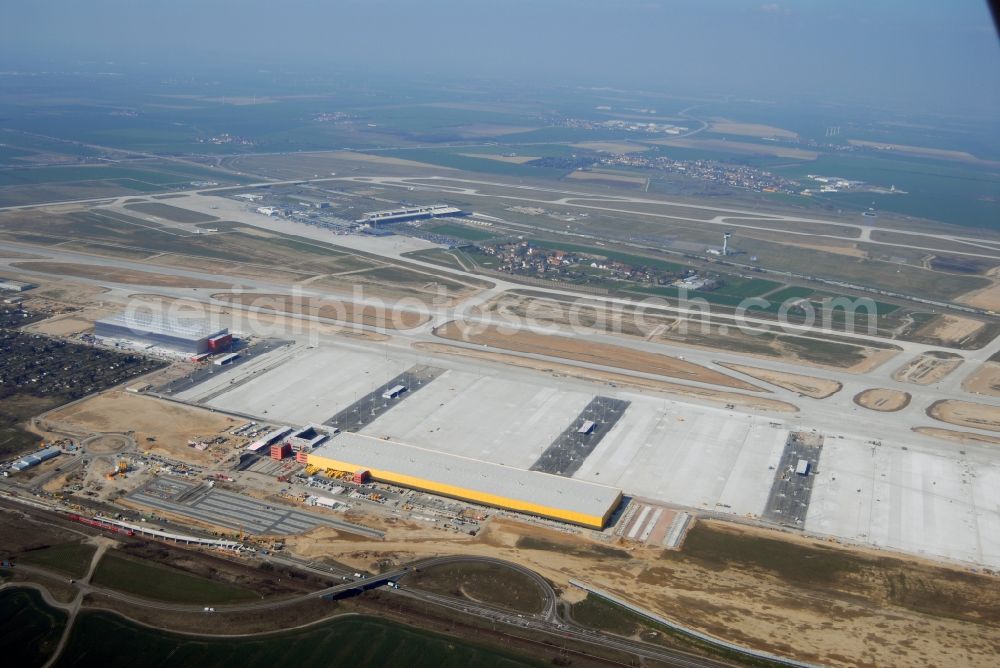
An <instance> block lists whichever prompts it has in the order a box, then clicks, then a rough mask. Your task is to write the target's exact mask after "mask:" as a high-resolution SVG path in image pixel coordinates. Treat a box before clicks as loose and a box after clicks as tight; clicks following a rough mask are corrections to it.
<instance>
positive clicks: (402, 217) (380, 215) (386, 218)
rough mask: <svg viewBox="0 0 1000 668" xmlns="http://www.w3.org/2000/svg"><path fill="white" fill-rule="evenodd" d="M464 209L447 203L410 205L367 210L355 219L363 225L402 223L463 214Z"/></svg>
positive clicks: (464, 213)
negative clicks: (382, 209) (398, 207)
mask: <svg viewBox="0 0 1000 668" xmlns="http://www.w3.org/2000/svg"><path fill="white" fill-rule="evenodd" d="M464 215H467V214H466V212H465V211H462V210H461V209H459V208H456V207H453V206H448V205H447V204H432V205H430V206H411V207H404V208H401V209H386V210H384V211H369V212H368V213H366V214H364V215H363V216H361V218H359V219H358V220H357V222H358V223H361V224H364V225H377V224H379V223H402V222H405V221H408V220H424V219H426V218H440V217H444V216H464Z"/></svg>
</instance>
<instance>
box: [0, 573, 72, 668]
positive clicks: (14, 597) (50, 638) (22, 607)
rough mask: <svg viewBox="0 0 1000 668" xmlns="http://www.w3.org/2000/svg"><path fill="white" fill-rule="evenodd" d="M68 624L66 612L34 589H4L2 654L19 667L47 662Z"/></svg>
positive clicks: (0, 600)
mask: <svg viewBox="0 0 1000 668" xmlns="http://www.w3.org/2000/svg"><path fill="white" fill-rule="evenodd" d="M65 627H66V613H64V612H62V611H61V610H56V609H54V608H50V607H49V606H47V605H46V604H45V602H44V601H43V600H42V596H41V594H39V593H38V592H36V591H35V590H34V589H7V590H4V591H2V592H0V628H2V629H3V633H0V656H3V657H4V663H6V664H7V665H8V666H17V667H18V668H29V667H33V666H42V665H45V662H46V660H47V659H48V658H49V656H50V655H51V654H52V652H54V651H55V649H56V646H57V645H58V644H59V638H60V637H62V633H63V629H64V628H65Z"/></svg>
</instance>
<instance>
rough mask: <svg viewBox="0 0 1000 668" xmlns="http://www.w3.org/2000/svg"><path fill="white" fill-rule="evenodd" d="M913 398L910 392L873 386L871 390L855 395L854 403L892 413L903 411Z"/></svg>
mask: <svg viewBox="0 0 1000 668" xmlns="http://www.w3.org/2000/svg"><path fill="white" fill-rule="evenodd" d="M911 398H912V397H911V396H910V393H909V392H900V391H899V390H889V389H886V388H881V387H873V388H872V389H870V390H865V391H863V392H859V393H858V394H856V395H855V396H854V403H856V404H857V405H858V406H863V407H865V408H867V409H869V410H873V411H881V412H883V413H892V412H895V411H901V410H903V409H904V408H906V407H907V406H909V405H910V399H911Z"/></svg>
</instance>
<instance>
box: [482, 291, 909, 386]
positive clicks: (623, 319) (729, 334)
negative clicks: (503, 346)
mask: <svg viewBox="0 0 1000 668" xmlns="http://www.w3.org/2000/svg"><path fill="white" fill-rule="evenodd" d="M483 308H484V309H485V310H489V311H495V312H497V313H499V314H501V315H503V316H505V317H506V316H513V317H515V318H525V319H528V320H530V321H534V322H540V323H552V324H556V325H569V326H572V327H579V326H584V327H590V328H593V329H597V330H599V331H604V332H607V333H609V334H614V335H616V336H623V337H641V338H645V339H646V340H648V341H651V342H666V343H669V345H670V346H671V347H674V346H684V347H690V348H698V349H700V350H714V351H721V352H740V353H742V354H744V355H746V356H748V357H759V358H763V359H783V360H788V361H791V362H795V363H796V364H802V365H806V366H814V367H819V368H835V369H838V370H842V371H847V372H849V373H858V374H863V373H868V372H869V371H871V370H872V369H874V368H876V367H878V366H881V365H882V364H883V363H885V362H886V361H888V360H889V359H891V358H892V357H894V356H895V355H896V351H895V350H879V349H875V348H870V347H862V346H854V345H845V350H847V351H849V352H850V353H851V354H852V356H851V357H847V356H846V355H842V354H826V355H824V356H822V357H817V356H816V355H810V354H808V351H803V350H801V349H798V348H797V346H798V344H799V342H800V341H801V343H802V344H803V345H809V342H808V340H806V339H801V340H800V339H797V338H785V337H781V336H778V337H775V336H751V335H749V334H746V333H743V332H741V331H740V330H739V329H738V328H735V327H729V328H728V329H727V331H725V332H723V331H720V328H719V327H718V325H714V324H713V325H711V326H710V327H706V326H703V325H702V323H700V322H692V321H689V320H687V319H685V318H677V317H675V316H673V315H671V314H667V313H663V312H654V311H652V310H646V311H641V312H640V311H639V310H637V309H632V308H628V307H620V306H610V305H608V304H603V303H601V304H598V303H586V302H581V301H577V302H574V303H572V304H566V303H562V302H559V301H556V300H552V299H545V298H540V297H535V296H524V295H519V294H514V293H509V292H508V293H503V294H501V295H498V296H497V297H494V298H493V299H492V300H490V301H489V302H487V303H486V304H485V305H484V307H483ZM706 329H710V331H705V330H706ZM827 360H829V361H827Z"/></svg>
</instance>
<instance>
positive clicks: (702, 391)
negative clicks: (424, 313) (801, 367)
mask: <svg viewBox="0 0 1000 668" xmlns="http://www.w3.org/2000/svg"><path fill="white" fill-rule="evenodd" d="M413 347H414V348H415V349H417V350H426V351H429V352H433V353H439V354H445V355H456V356H459V357H472V358H475V359H481V360H488V361H491V362H500V363H502V364H509V365H511V366H517V367H522V368H526V369H536V370H538V371H541V372H544V373H551V374H552V375H553V376H556V377H567V378H580V379H582V380H593V381H595V382H598V383H613V384H614V385H617V386H620V387H633V388H636V389H639V390H652V391H654V392H663V393H664V394H670V395H674V396H677V397H680V398H682V399H684V398H687V399H700V400H703V401H710V402H712V403H716V404H719V405H725V404H732V405H734V406H739V407H740V408H745V409H750V410H760V411H777V412H779V413H794V412H797V411H798V410H799V409H798V407H797V406H794V405H792V404H790V403H787V402H784V401H779V400H777V399H766V398H764V397H758V396H752V395H749V394H738V393H736V392H726V391H724V390H712V389H708V388H702V387H693V386H689V385H680V384H678V383H670V382H667V381H662V380H651V379H648V378H639V377H637V376H627V375H625V374H621V373H614V372H611V371H597V370H596V369H587V368H584V367H579V366H573V365H572V364H562V363H560V362H549V361H542V360H536V359H531V358H530V357H520V356H518V355H511V354H509V353H497V352H488V351H485V350H475V349H473V348H460V347H458V346H452V345H448V344H446V343H414V344H413Z"/></svg>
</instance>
